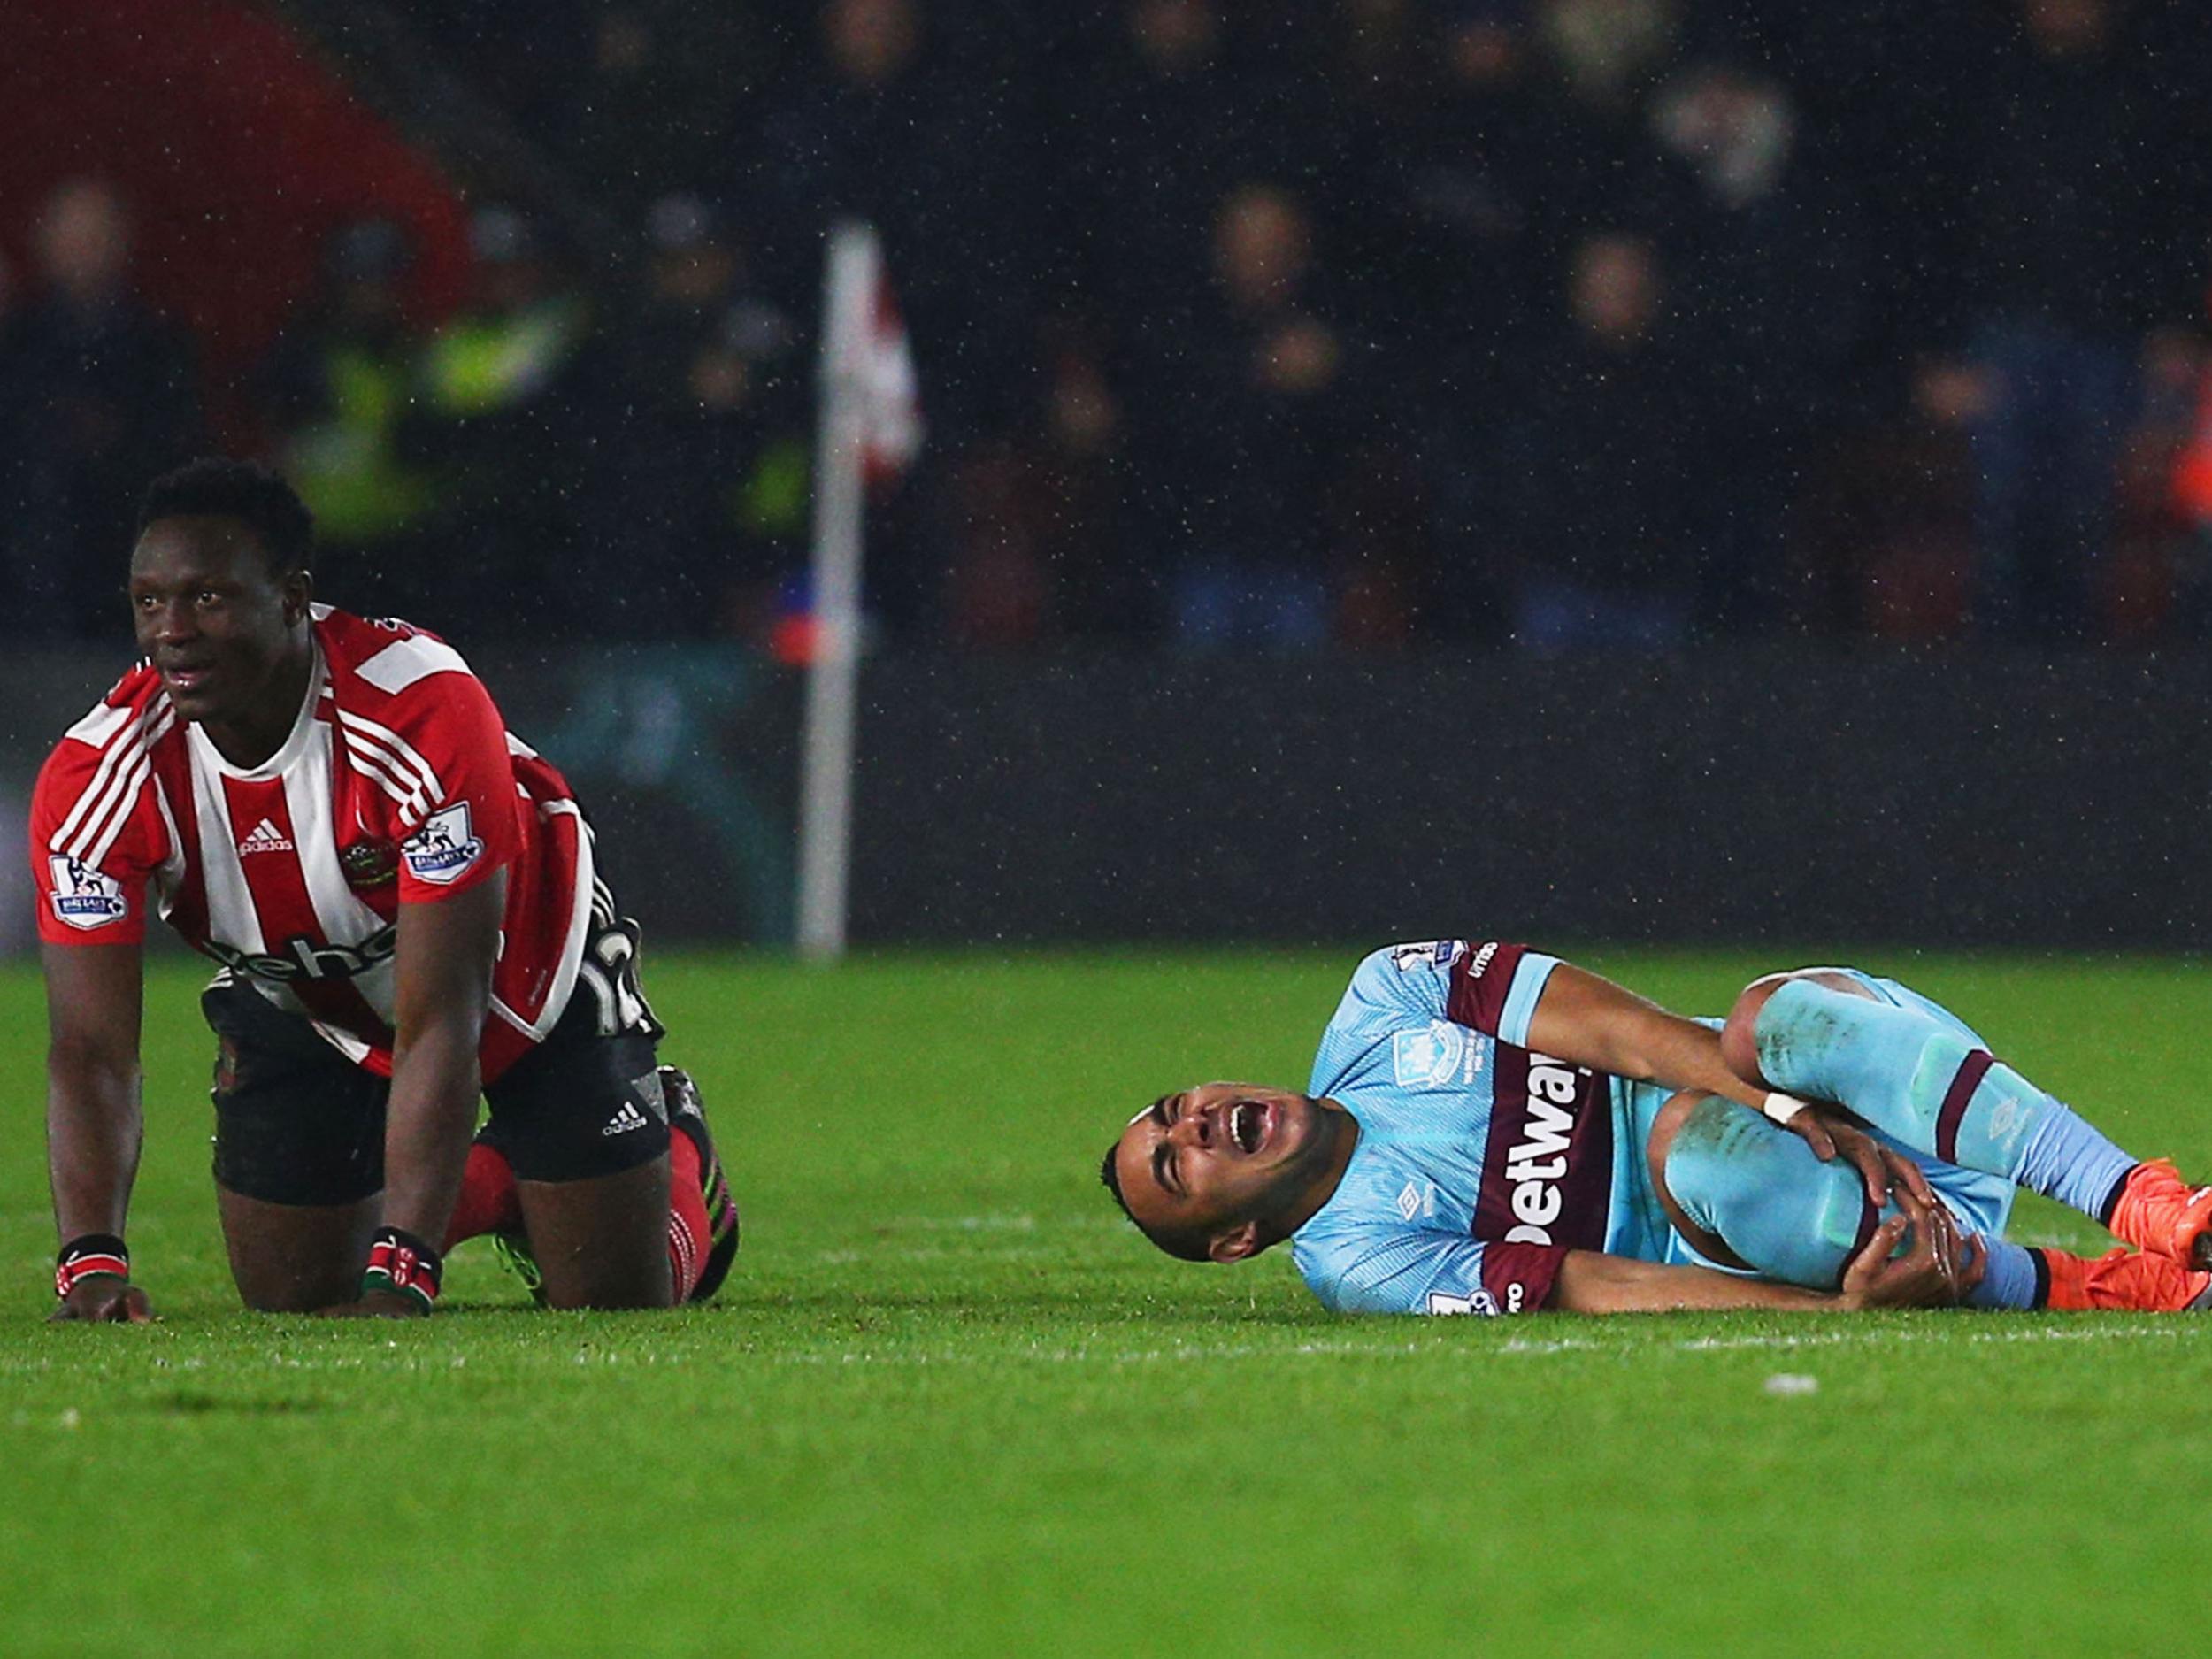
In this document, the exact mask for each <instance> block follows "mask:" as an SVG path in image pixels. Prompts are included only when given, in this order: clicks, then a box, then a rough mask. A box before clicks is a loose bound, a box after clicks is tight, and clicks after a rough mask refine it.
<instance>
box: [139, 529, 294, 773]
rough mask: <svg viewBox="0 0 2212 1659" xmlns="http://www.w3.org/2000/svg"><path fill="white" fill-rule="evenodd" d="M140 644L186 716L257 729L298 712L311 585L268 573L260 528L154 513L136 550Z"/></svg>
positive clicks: (286, 725)
mask: <svg viewBox="0 0 2212 1659" xmlns="http://www.w3.org/2000/svg"><path fill="white" fill-rule="evenodd" d="M129 594H130V605H131V619H132V624H133V626H134V627H135V628H136V630H137V633H138V648H139V649H140V650H142V651H143V652H144V653H145V654H146V657H147V660H148V661H150V662H151V663H152V664H153V665H154V667H155V669H156V671H157V672H159V673H160V675H161V683H162V688H163V689H164V690H165V691H167V692H168V694H169V697H170V700H171V701H172V702H173V703H175V704H176V707H177V712H178V713H179V714H180V715H182V716H183V717H184V718H186V719H188V720H196V721H199V722H201V723H202V724H204V725H206V726H211V727H224V726H230V727H241V726H242V727H247V728H257V727H263V726H269V725H271V724H273V723H274V722H277V721H281V723H282V725H281V726H280V730H288V729H289V728H290V726H291V722H292V719H293V718H294V717H295V716H296V714H297V713H298V711H299V710H298V703H299V697H300V695H301V691H300V687H299V684H298V672H299V670H300V667H301V665H302V664H303V661H304V660H305V657H306V653H307V652H308V651H309V649H310V648H309V646H308V644H307V641H306V637H305V634H304V632H303V628H302V624H303V623H304V622H305V620H306V618H307V602H308V595H309V584H308V580H307V578H306V576H305V575H304V574H303V573H302V572H292V573H291V574H290V575H288V576H285V577H282V578H279V577H276V576H274V575H273V574H271V572H270V570H269V560H268V557H267V556H266V555H265V554H264V553H263V551H262V549H261V544H260V541H259V539H258V538H257V536H256V535H255V534H254V533H253V531H252V530H251V529H250V527H249V526H246V525H244V524H242V523H241V522H240V521H239V520H237V519H235V518H220V517H208V516H200V515H194V516H190V517H183V518H157V519H156V520H155V521H154V522H153V523H152V524H150V525H148V526H146V533H145V534H143V535H142V536H140V537H139V538H138V545H137V546H136V547H135V548H134V549H132V550H131V576H130V588H129Z"/></svg>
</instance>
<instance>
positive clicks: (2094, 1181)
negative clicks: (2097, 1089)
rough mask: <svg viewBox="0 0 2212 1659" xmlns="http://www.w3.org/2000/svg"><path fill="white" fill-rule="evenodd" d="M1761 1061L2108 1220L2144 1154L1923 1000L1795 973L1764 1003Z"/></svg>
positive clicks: (1968, 1163)
mask: <svg viewBox="0 0 2212 1659" xmlns="http://www.w3.org/2000/svg"><path fill="white" fill-rule="evenodd" d="M1753 1034H1754V1036H1755V1039H1756V1041H1757V1044H1758V1050H1759V1069H1760V1071H1763V1073H1765V1075H1766V1077H1767V1079H1768V1080H1769V1081H1770V1082H1771V1083H1772V1084H1773V1085H1774V1087H1777V1088H1779V1089H1784V1090H1786V1091H1787V1092H1788V1093H1790V1094H1801V1095H1804V1096H1805V1097H1806V1098H1807V1099H1809V1100H1825V1101H1834V1102H1838V1103H1839V1104H1841V1105H1844V1106H1847V1107H1849V1108H1850V1109H1851V1110H1853V1111H1855V1112H1856V1113H1857V1114H1858V1115H1859V1116H1860V1117H1862V1118H1865V1119H1866V1120H1867V1122H1869V1123H1870V1124H1872V1125H1875V1126H1876V1127H1877V1128H1878V1129H1880V1130H1882V1131H1883V1132H1885V1133H1887V1134H1889V1135H1890V1136H1892V1137H1893V1138H1894V1139H1896V1140H1897V1141H1901V1142H1903V1143H1904V1144H1905V1145H1906V1146H1908V1147H1909V1148H1912V1149H1913V1150H1914V1151H1916V1152H1917V1153H1919V1154H1920V1155H1921V1156H1924V1157H1932V1158H1940V1159H1941V1160H1942V1161H1943V1162H1945V1163H1947V1164H1957V1165H1958V1166H1959V1167H1961V1168H1962V1169H1970V1170H1980V1171H1984V1172H1985V1173H1987V1174H1991V1175H2001V1176H2004V1177H2005V1178H2006V1179H2009V1180H2012V1181H2015V1182H2016V1183H2018V1184H2019V1185H2021V1186H2023V1187H2028V1188H2029V1189H2030V1190H2032V1191H2034V1192H2039V1193H2041V1194H2044V1195H2045V1196H2046V1197H2049V1198H2055V1199H2057V1200H2058V1201H2059V1202H2061V1203H2062V1204H2069V1205H2071V1206H2072V1207H2073V1208H2074V1209H2076V1210H2080V1211H2081V1212H2082V1213H2083V1214H2084V1215H2086V1216H2089V1217H2092V1218H2093V1219H2095V1220H2098V1221H2102V1220H2103V1219H2104V1213H2103V1212H2104V1210H2105V1209H2106V1207H2107V1206H2108V1202H2109V1201H2110V1199H2111V1195H2112V1193H2113V1191H2114V1189H2115V1188H2116V1187H2117V1185H2118V1184H2119V1181H2120V1179H2121V1178H2122V1177H2124V1175H2125V1174H2126V1173H2127V1171H2129V1170H2130V1169H2131V1167H2133V1165H2134V1164H2135V1160H2134V1159H2133V1158H2132V1157H2131V1156H2128V1155H2127V1154H2126V1153H2125V1152H2124V1151H2122V1150H2121V1149H2120V1148H2118V1147H2116V1146H2115V1145H2113V1143H2112V1142H2111V1141H2108V1140H2107V1139H2106V1138H2105V1137H2104V1136H2103V1135H2102V1134H2101V1133H2099V1132H2098V1131H2097V1129H2096V1128H2095V1127H2093V1125H2091V1124H2090V1123H2088V1121H2087V1120H2085V1118H2082V1117H2080V1116H2079V1115H2078V1113H2076V1112H2074V1111H2073V1110H2070V1108H2069V1107H2067V1106H2066V1105H2065V1104H2063V1103H2062V1102H2060V1101H2057V1100H2055V1099H2054V1098H2053V1097H2052V1096H2050V1095H2048V1094H2045V1093H2044V1092H2043V1091H2042V1090H2041V1089H2039V1088H2038V1087H2035V1085H2034V1084H2032V1083H2031V1082H2029V1081H2028V1079H2025V1078H2024V1077H2022V1076H2021V1075H2020V1074H2019V1073H2018V1072H2017V1071H2014V1070H2013V1069H2012V1068H2011V1067H2010V1066H2008V1065H2005V1064H2001V1062H1999V1061H1997V1060H1995V1059H1993V1057H1992V1056H1991V1055H1990V1053H1989V1051H1988V1050H1987V1049H1986V1048H1977V1047H1975V1046H1974V1044H1973V1043H1972V1042H1971V1041H1969V1040H1968V1039H1966V1038H1965V1037H1963V1036H1962V1035H1960V1034H1959V1033H1957V1032H1955V1031H1952V1030H1951V1029H1949V1028H1948V1027H1947V1026H1946V1025H1943V1024H1942V1023H1940V1022H1939V1021H1937V1020H1934V1019H1932V1018H1929V1017H1928V1016H1927V1015H1925V1014H1924V1013H1922V1012H1920V1011H1919V1010H1916V1009H1909V1008H1899V1007H1896V1006H1894V1005H1893V1004H1892V1003H1888V1002H1877V1001H1875V1000H1874V999H1873V998H1871V997H1865V996H1854V995H1849V994H1847V993H1846V992H1842V991H1832V990H1830V989H1829V988H1828V987H1825V986H1822V985H1816V984H1814V983H1812V982H1811V981H1810V980H1808V979H1792V980H1790V981H1788V982H1787V983H1786V984H1785V985H1784V986H1783V987H1781V989H1779V990H1778V991H1776V992H1775V993H1774V995H1771V996H1770V997H1769V998H1768V999H1767V1002H1766V1005H1765V1006H1764V1007H1763V1008H1762V1009H1761V1010H1759V1018H1758V1023H1757V1025H1755V1027H1754V1033H1753Z"/></svg>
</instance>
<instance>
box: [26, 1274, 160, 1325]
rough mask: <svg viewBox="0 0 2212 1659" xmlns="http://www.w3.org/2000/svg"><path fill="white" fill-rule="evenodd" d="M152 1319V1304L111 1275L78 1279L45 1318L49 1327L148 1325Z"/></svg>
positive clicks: (129, 1285)
mask: <svg viewBox="0 0 2212 1659" xmlns="http://www.w3.org/2000/svg"><path fill="white" fill-rule="evenodd" d="M153 1317H154V1307H153V1303H151V1302H149V1301H147V1300H146V1293H145V1292H144V1291H142V1290H141V1289H140V1288H139V1287H138V1286H135V1285H134V1284H132V1283H131V1281H130V1280H129V1279H118V1278H117V1277H116V1276H115V1275H114V1274H112V1273H94V1274H91V1275H89V1276H88V1277H87V1278H84V1279H79V1280H78V1281H77V1282H76V1283H75V1284H73V1285H72V1286H70V1287H69V1294H67V1295H66V1296H64V1297H63V1298H62V1299H61V1302H60V1303H59V1305H58V1306H57V1307H56V1308H55V1310H53V1312H51V1313H50V1314H48V1315H47V1316H46V1318H47V1323H49V1324H50V1325H73V1324H79V1323H88V1324H93V1325H150V1324H151V1323H152V1322H153Z"/></svg>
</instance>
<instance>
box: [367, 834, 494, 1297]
mask: <svg viewBox="0 0 2212 1659" xmlns="http://www.w3.org/2000/svg"><path fill="white" fill-rule="evenodd" d="M506 894H507V876H506V872H504V871H501V872H497V873H496V874H495V875H493V876H492V877H490V878H489V879H487V880H484V881H480V882H479V883H477V884H476V885H475V886H473V887H468V888H465V889H464V890H463V891H461V892H459V893H452V894H447V895H442V896H441V897H439V898H437V899H435V900H434V901H430V902H418V903H405V904H402V905H401V906H400V907H399V938H398V943H397V947H396V953H395V956H394V958H393V967H394V972H395V976H396V1013H397V1018H396V1021H395V1025H394V1042H393V1045H392V1094H391V1105H390V1107H389V1110H388V1118H387V1119H386V1125H385V1136H384V1172H385V1178H384V1179H385V1184H384V1225H386V1226H388V1227H393V1228H396V1229H398V1230H399V1231H400V1232H402V1233H406V1234H408V1235H409V1236H410V1237H412V1238H415V1239H420V1240H439V1239H442V1238H443V1237H444V1236H445V1230H446V1224H447V1222H448V1221H449V1220H450V1219H451V1218H452V1215H453V1205H454V1201H455V1199H456V1198H457V1196H458V1194H459V1193H460V1190H461V1171H462V1166H463V1164H465V1161H466V1159H467V1157H468V1148H469V1138H470V1135H471V1133H472V1131H473V1130H474V1129H475V1127H476V1102H477V1096H478V1094H480V1091H481V1089H482V1087H483V1084H482V1078H481V1075H480V1068H479V1064H478V1057H477V1056H478V1044H479V1042H480V1041H481V1039H482V1036H483V1030H484V1019H485V1017H486V1015H487V1014H488V1011H489V1010H490V1005H491V984H492V963H493V960H494V958H495V956H496V955H497V952H498V949H499V923H500V918H501V916H502V914H503V911H504V910H505V906H506ZM326 1311H329V1312H334V1313H375V1314H389V1315H396V1316H405V1315H410V1314H416V1313H421V1312H426V1311H427V1310H426V1308H425V1307H424V1305H423V1304H422V1303H421V1302H420V1301H419V1300H418V1299H416V1298H413V1297H410V1296H408V1295H405V1294H401V1293H399V1292H396V1291H391V1290H380V1291H373V1292H371V1293H369V1294H366V1295H365V1296H364V1297H363V1298H362V1299H361V1301H360V1302H357V1303H352V1304H347V1305H346V1306H344V1307H342V1308H338V1309H332V1310H326Z"/></svg>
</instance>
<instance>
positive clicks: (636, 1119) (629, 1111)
mask: <svg viewBox="0 0 2212 1659" xmlns="http://www.w3.org/2000/svg"><path fill="white" fill-rule="evenodd" d="M651 1121H652V1119H651V1118H648V1117H647V1116H646V1115H645V1114H644V1113H643V1112H641V1111H640V1110H638V1109H637V1106H636V1105H635V1103H634V1102H630V1101H624V1102H622V1110H620V1111H618V1112H617V1113H615V1115H614V1116H613V1117H611V1118H609V1119H607V1126H606V1127H605V1128H604V1129H602V1130H601V1131H600V1132H599V1133H600V1137H601V1138H602V1139H604V1138H605V1137H606V1136H608V1135H626V1134H628V1133H630V1131H631V1130H633V1129H642V1128H644V1127H645V1125H647V1124H649V1123H650V1122H651Z"/></svg>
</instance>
